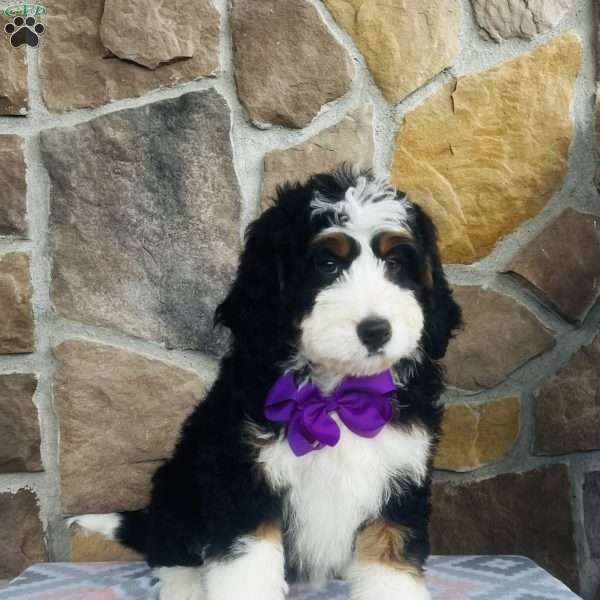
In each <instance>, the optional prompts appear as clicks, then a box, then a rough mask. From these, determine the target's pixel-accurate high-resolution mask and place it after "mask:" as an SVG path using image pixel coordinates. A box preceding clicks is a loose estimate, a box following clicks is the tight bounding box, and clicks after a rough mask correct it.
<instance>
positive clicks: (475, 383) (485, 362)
mask: <svg viewBox="0 0 600 600" xmlns="http://www.w3.org/2000/svg"><path fill="white" fill-rule="evenodd" d="M454 298H455V299H456V301H457V302H458V304H459V305H460V307H461V308H462V316H463V322H464V325H463V328H462V330H461V331H460V332H459V333H458V335H457V336H456V337H455V338H454V339H452V340H451V342H450V344H449V346H448V353H447V354H446V357H445V358H444V364H445V366H446V379H447V381H448V383H449V384H450V385H452V386H455V387H457V388H461V389H464V390H472V391H479V390H481V389H489V388H493V387H494V386H496V385H498V384H499V383H501V382H502V381H504V380H505V379H506V378H507V377H508V376H509V375H510V374H511V373H513V372H514V371H516V370H517V369H518V368H519V367H521V366H523V365H524V364H525V363H527V362H529V361H530V360H532V359H533V358H535V357H536V356H539V355H540V354H543V353H544V352H546V351H547V350H549V349H550V348H552V347H553V346H554V344H555V339H554V337H553V336H552V334H551V333H550V332H549V331H548V330H547V329H546V328H545V327H544V326H543V325H542V324H541V323H540V322H539V321H538V320H537V319H536V318H535V317H534V316H533V315H532V314H531V313H530V312H529V311H528V310H527V309H526V308H525V307H524V306H522V305H521V304H518V303H517V302H515V301H514V300H512V299H511V298H509V297H508V296H504V295H503V294H499V293H498V292H494V291H492V290H486V289H482V288H478V287H458V288H456V289H455V290H454Z"/></svg>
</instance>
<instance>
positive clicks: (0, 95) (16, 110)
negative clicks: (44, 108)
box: [0, 22, 28, 115]
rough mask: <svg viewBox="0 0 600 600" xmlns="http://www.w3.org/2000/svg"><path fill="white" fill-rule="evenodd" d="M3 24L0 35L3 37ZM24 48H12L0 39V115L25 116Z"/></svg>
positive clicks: (25, 70)
mask: <svg viewBox="0 0 600 600" xmlns="http://www.w3.org/2000/svg"><path fill="white" fill-rule="evenodd" d="M3 28H4V22H2V27H1V28H0V35H2V38H4V37H5V35H4V31H2V29H3ZM25 48H26V46H21V48H13V47H12V46H11V45H10V43H8V40H5V39H0V65H2V74H1V75H0V115H25V114H27V109H28V102H27V53H26V50H25Z"/></svg>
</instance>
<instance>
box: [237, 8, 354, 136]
mask: <svg viewBox="0 0 600 600" xmlns="http://www.w3.org/2000/svg"><path fill="white" fill-rule="evenodd" d="M231 29H232V38H233V65H234V73H235V81H236V84H237V91H238V96H239V98H240V102H241V103H242V104H243V106H244V108H245V109H246V111H247V112H248V114H249V116H250V118H251V119H252V120H254V121H257V122H260V123H273V124H276V125H284V126H286V127H296V128H301V127H304V126H306V125H308V124H309V123H310V122H311V121H312V120H313V119H314V117H316V116H317V114H318V112H319V110H320V109H321V107H322V106H323V105H324V104H326V103H327V102H330V101H332V100H335V99H336V98H339V97H340V96H343V95H344V94H345V93H346V92H347V91H348V90H349V89H350V85H351V81H352V65H351V62H350V59H349V56H348V53H347V52H346V50H344V48H343V47H342V46H341V45H340V44H339V43H338V42H337V41H336V39H335V38H334V37H333V35H332V34H331V32H330V31H329V30H328V28H327V27H326V26H325V23H323V21H322V20H321V17H320V16H319V13H318V12H317V10H316V9H315V7H314V6H313V5H312V4H311V3H310V2H308V1H307V0H285V2H281V1H279V0H261V2H256V1H255V0H232V2H231Z"/></svg>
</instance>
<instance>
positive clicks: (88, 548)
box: [71, 526, 143, 562]
mask: <svg viewBox="0 0 600 600" xmlns="http://www.w3.org/2000/svg"><path fill="white" fill-rule="evenodd" d="M71 560H74V561H76V562H96V561H99V562H104V561H111V560H123V561H127V560H143V557H142V555H141V554H138V553H137V552H134V551H133V550H130V549H129V548H125V546H122V545H121V544H118V543H117V542H113V541H111V540H107V539H106V538H105V537H104V536H103V535H100V534H99V533H91V534H88V533H86V532H84V531H82V530H81V529H80V528H79V527H77V526H74V527H73V528H72V529H71Z"/></svg>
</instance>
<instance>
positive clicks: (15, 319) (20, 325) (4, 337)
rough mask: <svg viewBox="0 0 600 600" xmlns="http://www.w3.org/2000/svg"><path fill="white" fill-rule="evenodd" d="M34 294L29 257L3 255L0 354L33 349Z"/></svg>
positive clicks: (0, 279) (1, 259)
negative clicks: (32, 303)
mask: <svg viewBox="0 0 600 600" xmlns="http://www.w3.org/2000/svg"><path fill="white" fill-rule="evenodd" d="M31 294H32V289H31V277H30V274H29V257H28V256H27V255H26V254H17V253H15V254H5V255H4V256H0V315H2V318H1V319H0V354H20V353H22V352H33V347H34V343H33V310H32V307H31Z"/></svg>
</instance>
